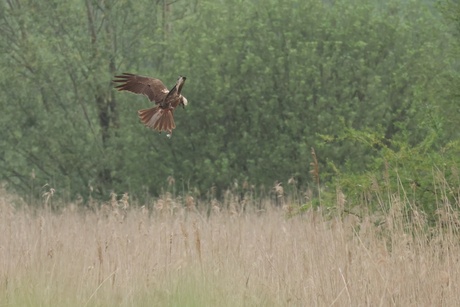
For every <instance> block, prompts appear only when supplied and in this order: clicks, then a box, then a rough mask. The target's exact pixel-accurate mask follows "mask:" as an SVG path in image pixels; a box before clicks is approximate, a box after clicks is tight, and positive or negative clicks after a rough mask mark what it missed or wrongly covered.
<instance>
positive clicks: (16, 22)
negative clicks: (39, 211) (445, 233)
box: [0, 0, 460, 207]
mask: <svg viewBox="0 0 460 307" xmlns="http://www.w3.org/2000/svg"><path fill="white" fill-rule="evenodd" d="M459 19H460V13H459V9H458V5H456V2H454V1H443V2H441V3H437V2H435V1H424V2H421V1H411V0H407V1H405V0H390V1H385V2H382V1H377V0H373V1H369V0H357V1H349V0H337V1H323V0H293V1H280V0H266V1H258V0H246V1H242V0H229V1H214V0H195V1H173V2H172V3H171V4H168V3H167V2H166V1H156V3H152V1H144V0H140V1H135V2H133V1H123V0H117V1H107V0H106V1H99V0H85V1H64V2H55V1H49V0H44V1H40V2H36V1H27V0H24V1H23V0H8V1H1V2H0V33H1V37H2V39H1V40H0V54H1V56H0V61H1V63H0V69H1V74H0V88H1V91H0V104H1V108H2V113H3V115H2V117H1V119H0V129H1V131H2V132H1V138H0V180H2V181H3V182H5V183H7V184H8V186H9V187H10V188H12V189H14V190H16V191H17V192H19V193H21V194H24V195H29V196H30V195H32V196H39V195H40V193H41V192H42V188H41V187H42V186H44V185H45V184H48V185H49V186H52V187H53V188H55V189H56V191H58V193H60V195H61V197H65V198H74V197H76V196H77V195H78V194H80V195H83V196H84V197H85V196H87V195H88V194H89V193H90V190H91V191H92V193H93V196H95V195H101V196H102V197H108V195H109V193H110V191H111V190H114V191H115V192H116V193H122V192H125V191H129V192H130V193H131V195H134V196H136V197H143V196H145V195H146V193H148V194H153V195H155V194H157V193H159V192H160V191H161V190H162V189H164V188H168V182H167V178H168V177H169V184H171V183H172V180H171V179H172V178H174V186H175V188H176V190H187V191H192V190H195V191H196V193H197V194H198V195H205V193H206V192H207V191H209V190H210V189H211V187H216V189H215V190H216V191H218V192H219V191H222V190H224V189H226V188H227V187H228V186H229V185H233V186H235V185H234V182H238V183H239V186H240V187H241V186H242V183H243V182H244V181H247V182H249V183H250V185H254V186H255V187H257V190H259V187H260V186H265V187H266V188H265V191H269V190H270V187H271V186H272V185H273V183H274V182H275V181H280V182H283V183H285V184H286V183H287V181H288V179H289V178H294V179H295V182H296V183H297V185H298V188H300V189H305V188H306V187H308V186H310V185H311V186H314V185H315V180H314V179H313V178H312V177H311V175H310V174H309V163H310V162H311V160H312V158H311V155H310V151H311V148H312V147H313V148H315V150H316V154H317V156H318V160H319V169H320V175H321V183H322V184H324V186H326V185H328V186H332V184H333V183H335V184H339V185H340V186H342V187H343V188H344V189H347V191H351V192H352V193H351V194H353V193H355V194H356V195H358V194H360V193H361V192H363V193H365V192H366V189H367V188H366V187H367V186H368V185H371V184H372V182H373V179H370V177H372V176H370V175H369V174H373V176H375V177H376V178H377V180H380V179H379V178H380V177H384V176H385V173H388V169H389V170H390V172H395V173H396V171H397V174H398V176H400V178H401V182H402V183H403V184H408V185H411V184H412V185H414V184H415V185H416V186H421V187H422V188H423V189H424V191H425V190H427V189H428V187H426V185H432V180H431V179H432V177H430V176H432V175H433V167H434V168H436V167H437V168H439V169H440V170H442V171H446V172H447V173H446V172H444V174H445V176H446V178H450V177H449V176H453V177H455V176H456V175H455V169H456V165H457V163H458V159H459V158H458V156H459V155H458V152H459V148H460V147H459V144H458V143H457V142H456V140H457V139H458V136H459V131H458V129H457V126H456V125H457V124H458V119H459V109H458V95H459V92H458V88H460V87H458V86H457V85H458V83H459V82H458V80H459V78H458V56H459V54H460V51H459V49H458V48H459V47H458V45H457V42H458V40H459V33H458V29H459V25H460V23H459ZM456 31H457V32H456ZM125 71H126V72H134V73H139V74H144V75H149V76H154V77H158V78H160V79H162V80H163V81H164V82H165V83H166V84H168V85H172V84H173V83H174V81H175V79H176V78H177V76H178V75H179V74H182V75H185V76H187V77H188V80H187V83H186V85H185V87H184V89H183V94H184V96H186V97H187V99H188V100H189V107H188V108H186V109H185V110H182V109H180V110H178V111H177V112H176V124H177V129H176V130H175V132H174V136H173V138H172V139H167V138H166V137H165V136H164V135H158V134H156V133H153V132H152V131H150V130H148V129H146V128H144V127H143V126H142V125H141V124H140V123H139V120H138V119H137V116H136V111H137V110H138V109H141V108H145V107H146V106H148V105H149V102H148V101H147V99H146V98H145V97H139V96H134V95H129V94H126V93H118V92H116V91H114V90H113V88H112V87H113V85H112V84H111V78H112V77H113V75H115V74H116V73H120V72H125ZM385 165H386V166H387V168H386V170H385V167H384V166H385ZM380 173H381V174H380ZM427 176H428V177H430V178H431V179H430V178H428V177H427ZM453 177H452V178H453ZM383 181H384V180H383ZM357 186H360V188H359V189H361V188H362V189H363V191H360V190H359V189H358V191H356V189H357V188H356V187H357ZM259 191H260V190H259ZM420 197H421V198H420V199H421V201H423V200H424V199H426V193H425V195H421V196H420ZM427 202H428V203H426V204H425V203H423V205H424V206H425V205H426V206H428V207H429V206H430V203H429V200H427Z"/></svg>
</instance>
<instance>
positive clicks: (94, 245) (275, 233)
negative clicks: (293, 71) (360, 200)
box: [0, 192, 460, 306]
mask: <svg viewBox="0 0 460 307" xmlns="http://www.w3.org/2000/svg"><path fill="white" fill-rule="evenodd" d="M1 194H2V195H1V196H0V232H1V234H2V235H1V236H0V306H460V295H459V291H458V289H460V264H459V258H460V240H459V234H458V227H457V225H458V223H457V218H456V214H455V213H454V211H453V210H451V209H452V208H450V207H448V206H444V207H442V208H440V209H439V214H440V215H443V218H442V219H440V220H441V221H442V222H440V223H438V224H439V225H438V226H434V227H427V225H426V221H425V220H424V219H423V218H417V215H416V214H414V215H413V217H412V218H411V221H409V220H408V219H407V218H406V217H404V216H405V215H404V214H402V213H403V207H404V206H405V205H406V204H405V200H404V199H401V198H400V197H399V196H398V195H397V194H396V195H392V196H389V197H388V198H389V199H388V200H386V202H388V204H389V207H390V209H389V210H388V212H387V213H386V214H384V215H381V216H373V215H369V216H368V217H357V216H354V215H350V214H349V215H347V214H344V213H343V212H342V213H338V214H329V213H328V214H326V213H325V210H319V209H315V210H306V211H305V212H303V213H299V214H292V210H295V209H296V208H295V207H294V206H289V205H288V204H289V201H288V200H287V199H286V200H285V201H284V203H285V205H284V206H280V207H276V206H273V205H272V203H271V202H270V201H268V200H267V201H266V202H261V203H258V206H257V208H258V209H253V208H256V206H255V205H254V206H252V205H251V203H249V202H247V203H246V206H245V208H244V210H243V207H242V203H241V202H238V201H236V200H233V201H232V200H227V202H228V203H219V202H217V201H214V202H213V203H210V204H205V203H195V201H194V200H193V199H191V198H187V199H185V200H184V199H181V198H180V197H173V196H171V195H170V194H167V193H166V194H165V195H163V196H162V197H161V198H159V199H156V200H154V201H153V202H152V203H151V204H147V205H146V206H137V205H133V204H131V205H130V204H129V203H128V199H127V198H123V199H121V200H115V199H113V200H112V202H108V203H107V204H102V205H99V206H94V207H93V208H86V209H83V208H80V207H78V206H75V205H73V204H66V205H61V206H60V209H59V210H50V209H48V208H47V206H41V207H42V208H40V209H36V208H35V209H32V208H31V207H28V206H26V205H18V204H17V203H18V201H17V199H15V198H14V197H12V196H9V195H7V194H6V193H3V192H2V193H1ZM48 201H49V199H48V198H46V202H48ZM337 201H338V202H341V201H343V200H341V198H340V197H338V198H337ZM129 205H130V206H129ZM208 205H209V206H211V207H212V209H211V210H209V212H207V211H206V210H200V208H205V207H207V206H208ZM338 205H340V204H338ZM456 205H458V204H456ZM339 207H340V206H339ZM289 211H291V214H289Z"/></svg>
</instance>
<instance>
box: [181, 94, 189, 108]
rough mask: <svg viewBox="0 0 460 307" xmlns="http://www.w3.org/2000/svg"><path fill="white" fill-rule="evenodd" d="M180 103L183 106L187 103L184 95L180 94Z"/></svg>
mask: <svg viewBox="0 0 460 307" xmlns="http://www.w3.org/2000/svg"><path fill="white" fill-rule="evenodd" d="M180 104H181V105H182V107H183V108H185V106H186V105H187V104H188V101H187V99H186V98H185V97H184V96H182V95H181V96H180Z"/></svg>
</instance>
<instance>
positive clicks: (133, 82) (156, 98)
mask: <svg viewBox="0 0 460 307" xmlns="http://www.w3.org/2000/svg"><path fill="white" fill-rule="evenodd" d="M186 79H187V78H186V77H183V76H179V78H178V79H177V81H176V85H174V87H173V88H172V89H171V90H170V91H169V90H168V89H167V88H166V86H165V85H164V84H163V82H162V81H161V80H160V79H155V78H149V77H143V76H139V75H134V74H130V73H123V74H121V75H118V76H115V78H114V79H113V82H115V83H120V84H119V85H117V86H115V88H116V89H118V90H119V91H128V92H132V93H135V94H142V95H145V96H147V97H148V98H149V99H150V101H152V102H154V103H155V106H154V107H153V108H150V109H144V110H139V111H137V113H138V115H139V118H140V119H141V121H142V122H143V123H144V124H145V125H146V126H147V127H149V128H152V129H154V130H157V131H158V132H160V133H161V131H166V133H167V136H168V137H171V135H172V130H173V129H174V128H176V124H175V123H174V116H173V115H174V110H175V109H176V108H177V106H179V105H181V106H182V107H185V106H186V105H187V99H186V98H185V97H184V96H182V95H181V91H182V87H183V86H184V83H185V80H186Z"/></svg>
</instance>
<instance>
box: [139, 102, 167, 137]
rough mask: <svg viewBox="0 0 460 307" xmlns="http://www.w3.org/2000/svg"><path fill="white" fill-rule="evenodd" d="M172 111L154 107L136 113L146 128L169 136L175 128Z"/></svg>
mask: <svg viewBox="0 0 460 307" xmlns="http://www.w3.org/2000/svg"><path fill="white" fill-rule="evenodd" d="M172 111H173V110H171V109H162V108H160V107H159V106H155V107H153V108H150V109H144V110H139V111H138V112H137V113H138V114H139V118H140V119H141V121H142V122H143V123H144V124H145V125H146V126H147V127H149V128H152V129H154V130H157V131H159V132H161V131H166V132H168V133H169V134H171V133H172V130H173V129H174V128H176V124H175V123H174V117H173V112H172Z"/></svg>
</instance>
